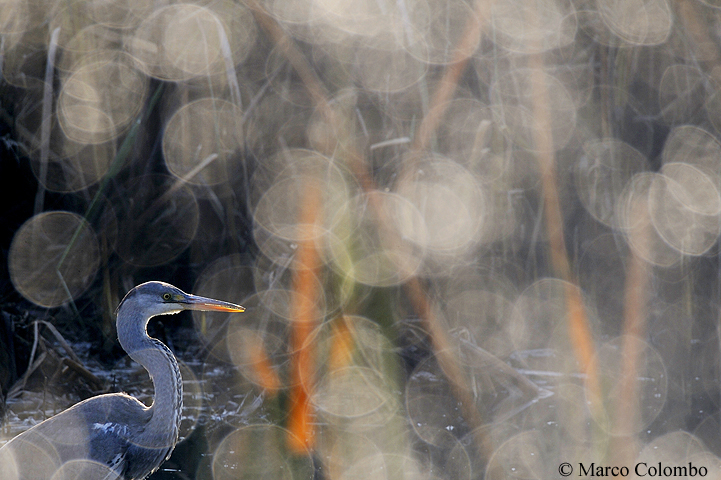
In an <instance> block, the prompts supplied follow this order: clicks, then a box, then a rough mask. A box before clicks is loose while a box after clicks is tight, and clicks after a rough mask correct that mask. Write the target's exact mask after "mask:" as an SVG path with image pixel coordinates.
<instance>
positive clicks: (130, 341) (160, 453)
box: [0, 282, 244, 480]
mask: <svg viewBox="0 0 721 480" xmlns="http://www.w3.org/2000/svg"><path fill="white" fill-rule="evenodd" d="M182 310H216V311H225V312H242V311H243V310H244V309H243V307H241V306H239V305H234V304H232V303H227V302H221V301H219V300H213V299H210V298H204V297H198V296H195V295H189V294H187V293H184V292H183V291H181V290H180V289H178V288H176V287H174V286H172V285H170V284H167V283H163V282H147V283H143V284H141V285H138V286H137V287H135V288H134V289H132V290H130V291H129V292H128V294H127V295H126V296H125V298H123V300H122V301H121V302H120V305H119V306H118V310H117V330H118V340H119V341H120V345H121V346H122V347H123V349H124V350H125V351H126V352H127V353H128V355H129V356H130V358H132V359H133V360H135V361H136V362H138V363H139V364H140V365H142V366H143V367H144V368H145V369H146V370H147V371H148V374H149V375H150V378H151V380H152V381H153V386H154V389H155V396H154V399H153V404H152V405H151V406H150V407H146V406H145V405H144V404H143V403H141V402H140V401H138V400H137V399H135V398H133V397H131V396H130V395H127V394H124V393H112V394H107V395H99V396H97V397H93V398H89V399H87V400H85V401H82V402H80V403H78V404H76V405H74V406H72V407H70V408H69V409H67V410H65V411H63V412H61V413H59V414H57V415H55V416H53V417H51V418H49V419H47V420H45V421H44V422H42V423H39V424H38V425H35V426H34V427H32V428H31V429H29V430H27V431H26V432H23V433H22V434H20V435H18V436H17V437H15V438H13V439H12V440H11V441H10V442H8V443H7V444H5V445H4V446H3V447H2V448H0V479H2V480H44V479H47V480H50V479H51V478H52V479H53V480H55V479H56V478H93V479H95V478H97V479H107V480H111V479H124V480H136V479H143V478H145V477H147V476H148V475H150V474H151V473H152V472H154V471H155V470H157V469H158V467H159V466H160V465H161V464H162V463H163V462H164V461H165V460H167V459H168V458H169V457H170V454H171V453H172V452H173V448H174V447H175V444H176V443H177V441H178V430H179V428H180V419H181V414H182V406H183V382H182V378H181V376H180V369H179V368H178V362H177V361H176V359H175V356H174V355H173V353H172V352H171V351H170V349H169V348H168V347H166V346H165V345H164V344H163V343H162V342H160V341H159V340H157V339H154V338H151V337H149V336H148V333H147V325H148V321H149V320H150V319H151V318H152V317H154V316H156V315H167V314H174V313H178V312H180V311H182Z"/></svg>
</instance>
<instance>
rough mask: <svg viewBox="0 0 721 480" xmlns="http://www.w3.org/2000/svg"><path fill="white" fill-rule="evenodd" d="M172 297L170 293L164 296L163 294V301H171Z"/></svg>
mask: <svg viewBox="0 0 721 480" xmlns="http://www.w3.org/2000/svg"><path fill="white" fill-rule="evenodd" d="M172 297H173V296H172V295H171V294H169V293H164V294H163V300H170V299H171V298H172Z"/></svg>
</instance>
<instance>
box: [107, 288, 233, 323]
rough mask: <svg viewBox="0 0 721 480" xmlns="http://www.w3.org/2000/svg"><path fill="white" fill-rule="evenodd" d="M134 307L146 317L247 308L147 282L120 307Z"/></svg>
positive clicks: (135, 289) (131, 292) (134, 290)
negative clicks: (189, 311)
mask: <svg viewBox="0 0 721 480" xmlns="http://www.w3.org/2000/svg"><path fill="white" fill-rule="evenodd" d="M131 304H132V306H133V307H134V308H135V309H137V310H140V311H142V312H143V313H144V315H145V316H147V317H148V318H149V317H154V316H156V315H170V314H173V313H178V312H181V311H183V310H207V311H217V312H243V311H245V308H243V307H241V306H240V305H235V304H233V303H228V302H223V301H220V300H215V299H212V298H206V297H200V296H198V295H191V294H189V293H185V292H184V291H182V290H181V289H179V288H178V287H174V286H173V285H170V284H169V283H165V282H146V283H142V284H140V285H138V286H137V287H135V288H133V289H132V290H130V291H129V292H128V293H127V295H125V298H123V300H122V301H121V302H120V304H119V305H118V310H117V311H118V312H119V311H120V308H121V307H122V306H123V305H128V306H130V305H131Z"/></svg>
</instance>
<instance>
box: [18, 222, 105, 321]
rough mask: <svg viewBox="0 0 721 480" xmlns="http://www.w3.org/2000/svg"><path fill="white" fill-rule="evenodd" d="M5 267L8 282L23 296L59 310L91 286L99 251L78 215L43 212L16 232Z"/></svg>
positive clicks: (94, 238) (93, 234) (94, 237)
mask: <svg viewBox="0 0 721 480" xmlns="http://www.w3.org/2000/svg"><path fill="white" fill-rule="evenodd" d="M8 264H9V265H8V270H9V271H10V279H11V281H12V282H13V285H14V286H15V288H16V289H17V291H18V292H20V293H21V294H22V295H23V297H25V298H27V299H28V300H30V301H31V302H33V303H36V304H38V305H41V306H43V307H58V306H60V305H63V304H65V303H67V302H70V301H72V300H74V299H76V298H77V297H78V296H79V295H81V294H82V293H83V292H84V291H85V290H86V289H87V288H88V287H89V286H90V283H91V282H92V281H93V279H94V278H95V274H96V272H97V269H98V267H99V265H100V248H99V245H98V240H97V238H96V236H95V232H94V231H93V229H92V227H91V226H90V225H89V224H88V223H87V222H86V221H85V219H83V217H81V216H80V215H77V214H75V213H71V212H63V211H53V212H45V213H42V214H39V215H36V216H34V217H32V218H31V219H30V220H28V221H26V222H25V223H24V224H23V225H22V226H21V227H20V229H19V230H18V231H17V232H16V233H15V236H14V238H13V241H12V244H11V245H10V251H9V253H8Z"/></svg>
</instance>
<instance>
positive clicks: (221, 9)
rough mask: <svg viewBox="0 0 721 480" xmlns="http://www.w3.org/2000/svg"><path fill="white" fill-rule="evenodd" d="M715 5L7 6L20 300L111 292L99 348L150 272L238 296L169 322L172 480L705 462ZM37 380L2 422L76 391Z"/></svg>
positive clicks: (357, 0)
mask: <svg viewBox="0 0 721 480" xmlns="http://www.w3.org/2000/svg"><path fill="white" fill-rule="evenodd" d="M720 26H721V10H719V5H717V4H716V2H711V1H701V0H678V1H675V2H671V1H668V0H613V1H611V0H608V1H591V0H532V1H525V0H497V1H494V0H392V1H390V0H198V1H185V2H179V1H169V0H163V1H154V2H148V1H144V0H125V1H121V2H108V1H103V0H83V1H79V0H73V1H55V0H42V1H41V0H0V74H1V75H0V121H1V122H2V129H0V133H1V134H2V137H0V140H2V142H3V146H4V147H6V149H7V155H6V156H4V157H3V158H2V159H0V162H2V163H0V168H2V170H1V171H2V172H12V176H13V177H12V178H10V177H8V176H7V175H6V174H5V173H0V176H2V175H6V176H5V178H3V179H2V180H1V181H2V182H3V186H7V187H10V186H12V185H13V184H14V183H15V182H17V184H18V185H23V186H24V188H23V189H22V190H17V191H15V192H14V193H13V194H11V195H8V194H7V193H6V194H5V196H4V197H3V199H4V204H3V209H6V210H7V211H8V213H7V214H6V217H4V219H3V221H4V222H5V223H6V225H3V227H5V228H4V231H5V232H6V234H5V237H3V242H4V244H3V248H4V251H5V252H7V266H8V268H7V272H8V278H9V280H10V281H11V283H12V287H13V288H14V292H16V293H8V292H9V291H10V290H11V288H9V287H8V288H7V289H6V292H4V293H5V294H6V295H7V298H11V297H12V298H16V299H17V298H20V297H19V296H18V295H17V294H19V295H20V296H21V297H22V298H23V299H24V301H25V302H28V303H26V304H25V305H30V302H31V303H32V304H34V305H35V306H39V307H44V308H48V309H55V310H54V311H56V312H61V313H63V312H64V315H63V314H61V313H59V314H58V316H57V318H59V319H61V318H66V319H68V320H66V322H69V323H72V322H82V321H85V322H88V321H92V320H88V319H87V318H86V319H85V320H80V318H81V317H83V314H84V313H85V312H80V311H78V305H82V304H87V303H88V302H91V303H92V302H95V303H96V304H98V305H101V306H102V308H100V309H98V310H97V311H98V312H101V313H100V314H99V315H98V317H102V318H104V322H105V323H104V325H105V326H104V327H101V328H100V330H101V331H102V332H103V334H104V335H105V338H106V341H108V339H112V338H113V336H114V334H113V332H112V329H111V328H109V327H108V325H110V321H111V320H112V315H111V312H112V310H113V309H114V307H115V305H116V304H117V300H118V296H119V295H122V293H124V291H125V290H127V289H128V288H129V287H132V286H133V285H135V284H137V283H140V281H143V280H147V279H150V278H158V279H163V280H170V281H173V283H176V284H179V285H180V286H183V287H184V288H186V289H189V290H192V291H193V292H195V293H198V294H201V295H207V296H211V297H215V298H225V299H228V300H232V301H234V302H238V303H242V304H243V305H245V306H246V307H247V308H248V310H247V311H246V313H244V314H242V315H233V316H229V315H227V314H223V315H221V314H219V313H199V312H194V315H195V316H194V317H193V322H192V325H193V327H194V331H193V335H191V336H186V337H182V338H183V342H182V343H180V342H176V343H175V344H174V345H172V347H173V349H174V350H175V351H176V352H178V353H179V355H180V356H181V358H183V359H184V360H185V361H186V363H187V365H185V364H184V365H183V371H184V379H185V383H186V402H185V404H186V408H187V410H186V413H185V422H184V424H183V432H181V434H182V436H183V438H185V441H184V442H183V443H181V444H180V445H179V447H178V449H180V450H182V451H183V452H184V454H180V455H176V457H174V460H173V461H174V462H176V465H179V469H180V471H181V472H182V476H181V475H180V474H178V476H176V477H173V474H172V473H170V472H160V473H158V474H156V475H157V478H161V477H162V478H171V477H172V478H197V479H211V478H212V479H214V480H221V479H231V478H248V479H249V478H270V477H272V478H288V479H290V478H294V479H311V478H314V475H315V478H325V479H354V478H359V479H360V478H362V479H367V478H373V479H388V480H395V479H411V478H412V479H416V478H420V479H429V480H430V479H454V480H470V479H481V478H486V479H496V478H555V476H556V475H558V468H559V465H560V464H561V463H562V462H569V463H571V465H572V466H574V467H577V465H578V464H579V462H582V463H584V465H588V464H590V463H592V462H596V464H597V465H619V466H620V465H627V466H629V467H630V468H632V467H633V465H635V464H636V463H639V462H647V463H648V464H649V465H651V463H652V462H658V461H661V462H662V463H664V464H666V463H668V464H670V465H672V466H673V465H687V464H689V462H692V463H693V464H694V465H696V466H697V467H701V466H703V467H705V468H706V469H707V470H708V472H709V475H715V476H718V475H719V472H720V471H721V470H719V466H720V465H721V461H719V456H721V442H719V440H718V438H719V435H718V430H719V428H718V426H719V394H720V392H721V388H720V385H719V374H720V372H719V365H721V357H720V355H719V352H720V349H719V345H720V343H719V342H720V339H719V334H718V330H717V325H718V316H719V306H720V305H721V296H720V292H721V283H719V268H718V237H719V233H720V232H721V141H720V138H721V116H720V115H719V112H720V111H721V103H719V99H720V98H721V96H720V95H719V92H721V53H720V52H721V37H719V35H718V34H717V32H718V31H719V27H720ZM11 164H12V168H11ZM28 177H31V178H32V181H31V182H29V183H28V182H27V178H28ZM21 180H22V181H21ZM28 185H32V187H29V186H28ZM13 205H19V207H17V208H15V207H13ZM19 212H26V213H22V214H21V213H19ZM0 218H2V217H0ZM8 285H9V284H8ZM13 296H14V297H13ZM51 311H53V310H51ZM58 322H59V323H61V324H62V321H60V320H58ZM65 327H66V328H67V327H68V324H65ZM189 345H196V346H195V347H191V346H189ZM26 349H27V348H26ZM33 352H35V349H33ZM184 352H190V353H186V354H185V355H184ZM33 359H35V358H33ZM31 366H32V365H31ZM121 367H122V368H121ZM116 370H117V371H118V372H125V373H126V374H127V368H126V365H124V364H118V365H117V366H116ZM3 377H5V375H3ZM53 378H54V377H53ZM51 380H52V379H51ZM55 380H57V379H55ZM51 383H52V385H47V383H46V384H45V385H43V384H42V383H40V384H38V383H37V382H36V383H32V382H31V383H30V384H28V385H27V386H28V388H27V389H26V390H25V391H24V392H23V393H18V390H17V389H16V390H15V391H14V392H13V395H11V398H10V400H11V401H10V402H8V412H9V414H8V415H7V420H6V425H7V428H6V430H4V433H5V434H6V436H8V437H9V436H11V435H13V434H16V433H18V431H20V430H22V429H23V428H24V427H26V426H29V425H30V424H31V423H32V422H33V421H35V420H40V418H36V419H35V420H29V418H30V417H31V415H30V414H29V413H27V412H28V411H32V410H33V409H37V410H41V409H42V411H43V412H44V413H45V414H52V413H54V412H55V411H57V409H60V408H64V407H65V406H67V405H68V404H69V403H73V402H74V401H75V400H76V399H75V398H72V397H68V396H66V395H65V393H63V392H64V389H63V385H62V382H60V381H56V382H51ZM23 385H25V383H23ZM31 387H32V388H31ZM121 387H122V385H121ZM66 391H67V390H66ZM131 391H132V392H133V393H136V394H140V395H141V396H142V398H144V400H147V401H150V398H149V396H148V395H149V393H148V390H146V389H143V388H139V387H137V388H136V387H135V386H134V387H131ZM46 392H49V393H48V397H46V396H45V393H46ZM40 396H42V401H41V400H39V398H40ZM23 421H24V422H25V423H24V424H23ZM205 453H208V454H209V455H207V456H204V454H205ZM181 456H182V457H183V458H180V457H181ZM0 461H3V459H0ZM654 465H655V463H654ZM81 467H82V468H87V469H96V468H102V466H98V465H80V466H78V465H64V466H63V467H62V468H61V471H60V472H61V473H59V474H58V475H60V474H62V475H65V474H66V473H67V472H70V473H72V472H76V470H77V469H79V468H81ZM66 471H67V472H66ZM78 471H79V470H78ZM83 471H84V470H83ZM63 472H65V473H63ZM72 474H74V473H72ZM577 474H579V472H578V471H576V472H574V475H577ZM53 478H56V477H53ZM63 478H65V477H63Z"/></svg>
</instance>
